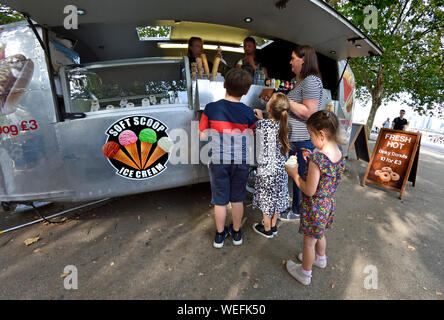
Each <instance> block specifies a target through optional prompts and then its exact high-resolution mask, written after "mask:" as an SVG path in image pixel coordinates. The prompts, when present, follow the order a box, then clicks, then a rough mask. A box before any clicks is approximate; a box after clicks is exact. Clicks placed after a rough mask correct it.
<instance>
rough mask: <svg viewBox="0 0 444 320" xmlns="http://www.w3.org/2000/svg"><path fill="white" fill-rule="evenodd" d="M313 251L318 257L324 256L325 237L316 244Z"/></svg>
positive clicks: (325, 247)
mask: <svg viewBox="0 0 444 320" xmlns="http://www.w3.org/2000/svg"><path fill="white" fill-rule="evenodd" d="M315 249H316V254H317V255H318V256H325V251H326V250H327V239H326V238H325V236H323V237H322V238H321V239H319V240H318V241H317V242H316V246H315Z"/></svg>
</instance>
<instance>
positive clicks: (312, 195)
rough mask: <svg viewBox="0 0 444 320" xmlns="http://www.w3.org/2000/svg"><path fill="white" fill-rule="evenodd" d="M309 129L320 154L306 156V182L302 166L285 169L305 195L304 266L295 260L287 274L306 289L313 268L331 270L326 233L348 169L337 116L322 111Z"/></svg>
mask: <svg viewBox="0 0 444 320" xmlns="http://www.w3.org/2000/svg"><path fill="white" fill-rule="evenodd" d="M307 129H308V132H309V133H310V139H311V141H312V143H313V144H314V146H315V147H316V150H315V151H314V152H313V153H311V152H310V151H308V150H305V152H304V153H303V155H304V159H306V161H307V164H308V165H307V167H306V170H305V177H304V179H302V178H301V176H299V174H298V166H296V167H294V168H290V167H287V166H286V167H285V169H286V170H287V172H288V175H289V176H291V177H292V178H293V179H294V181H295V183H296V184H297V186H298V187H299V188H300V189H301V191H302V193H303V195H302V202H301V206H300V212H301V223H300V226H299V233H302V234H303V235H304V249H303V252H302V253H300V254H299V255H298V259H299V260H300V261H302V264H296V263H295V262H293V261H291V260H289V261H288V262H287V271H288V272H289V273H290V274H291V275H292V276H293V277H294V278H296V280H298V281H299V282H300V283H302V284H303V285H309V284H310V283H311V269H312V266H313V265H315V266H317V267H319V268H325V267H326V266H327V257H326V255H325V250H326V247H327V240H326V239H325V236H324V232H325V230H326V229H328V228H329V227H330V226H331V224H332V223H333V219H334V215H335V211H336V201H335V192H336V189H337V187H338V185H339V183H340V182H341V176H342V174H343V172H344V168H345V160H344V157H343V155H342V153H341V151H340V150H339V147H338V143H341V142H342V141H340V140H341V138H340V137H339V122H338V118H337V117H336V115H335V114H334V113H333V112H330V111H328V110H322V111H318V112H316V113H314V114H313V115H312V116H311V117H310V118H309V119H308V120H307Z"/></svg>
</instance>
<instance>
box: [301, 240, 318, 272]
mask: <svg viewBox="0 0 444 320" xmlns="http://www.w3.org/2000/svg"><path fill="white" fill-rule="evenodd" d="M316 242H317V239H315V238H312V237H307V236H305V235H304V250H303V253H302V268H303V269H304V270H305V271H310V270H311V268H312V266H313V262H314V261H315V246H316Z"/></svg>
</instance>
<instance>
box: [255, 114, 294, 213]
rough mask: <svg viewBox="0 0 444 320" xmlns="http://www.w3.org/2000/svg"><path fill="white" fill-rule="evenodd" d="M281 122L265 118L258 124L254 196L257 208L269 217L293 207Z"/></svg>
mask: <svg viewBox="0 0 444 320" xmlns="http://www.w3.org/2000/svg"><path fill="white" fill-rule="evenodd" d="M279 126H280V123H279V121H274V120H270V119H263V120H259V121H258V122H256V144H257V148H258V155H257V163H258V168H257V174H256V180H255V187H254V189H255V191H254V195H253V208H254V209H259V210H261V211H262V212H263V213H264V214H265V215H266V216H267V217H270V218H272V217H273V215H274V214H279V213H281V212H283V211H285V210H286V209H287V208H288V207H289V206H290V196H289V193H288V175H287V171H285V167H284V165H285V161H287V158H286V157H285V156H284V155H282V154H281V151H280V150H281V142H280V140H279Z"/></svg>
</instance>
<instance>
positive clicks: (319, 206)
mask: <svg viewBox="0 0 444 320" xmlns="http://www.w3.org/2000/svg"><path fill="white" fill-rule="evenodd" d="M308 161H313V163H315V164H316V165H317V166H318V167H319V169H320V171H321V176H320V178H319V184H318V188H317V190H316V192H315V194H314V195H313V196H312V197H308V196H306V195H305V194H303V193H302V201H301V208H300V214H301V222H300V226H299V233H302V234H304V235H306V236H310V237H312V238H316V239H321V238H322V237H323V235H324V232H325V230H326V229H328V228H329V227H330V226H331V224H332V223H333V220H334V215H335V211H336V198H335V192H336V189H337V188H338V185H339V183H340V182H341V177H342V174H343V173H344V169H345V159H344V157H341V159H340V160H339V161H338V162H336V163H333V162H331V161H330V159H329V158H328V157H327V156H326V155H325V154H323V153H321V152H319V151H315V152H314V153H313V154H311V155H309V156H308V157H307V163H308ZM307 172H308V165H307V167H306V169H305V178H306V177H307Z"/></svg>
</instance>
